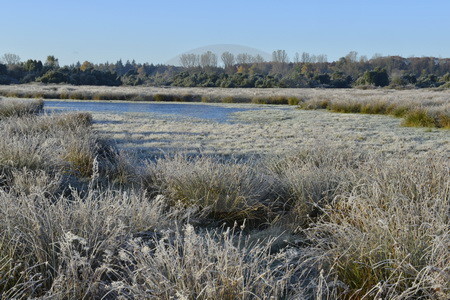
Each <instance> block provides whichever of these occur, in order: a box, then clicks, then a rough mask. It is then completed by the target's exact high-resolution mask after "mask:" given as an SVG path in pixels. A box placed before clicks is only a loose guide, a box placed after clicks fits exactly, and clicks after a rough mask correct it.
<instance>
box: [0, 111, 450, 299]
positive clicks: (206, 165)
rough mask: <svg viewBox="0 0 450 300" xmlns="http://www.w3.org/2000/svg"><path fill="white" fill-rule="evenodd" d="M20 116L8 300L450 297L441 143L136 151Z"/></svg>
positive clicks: (7, 244) (8, 179) (9, 146)
mask: <svg viewBox="0 0 450 300" xmlns="http://www.w3.org/2000/svg"><path fill="white" fill-rule="evenodd" d="M27 104H28V105H30V106H33V105H35V103H33V102H28V103H27ZM8 105H9V104H8ZM381 107H385V106H381ZM389 107H390V105H388V106H386V109H390V108H389ZM383 109H384V108H383ZM24 111H28V113H25V114H16V115H9V116H8V117H5V118H2V119H1V120H0V135H1V140H0V220H1V222H0V298H2V299H12V298H15V299H30V298H39V299H379V298H383V299H448V298H450V286H449V284H448V283H449V282H450V251H449V245H450V232H449V210H450V164H449V162H448V157H446V154H445V153H444V154H443V153H434V154H427V155H424V156H423V157H421V158H417V157H402V156H400V155H396V154H393V155H391V156H389V157H387V156H383V155H381V154H376V153H367V152H361V151H360V150H354V149H346V148H343V149H329V148H327V147H325V146H322V147H315V148H311V149H306V150H304V151H303V150H302V151H301V150H298V151H292V153H290V154H286V155H280V156H270V155H268V156H267V157H265V158H264V159H257V158H253V159H252V158H247V159H245V160H236V159H224V158H218V157H214V156H210V157H208V156H205V155H203V156H201V155H200V156H197V157H188V156H185V155H174V156H167V157H164V158H160V159H159V160H156V161H139V160H138V161H133V160H131V159H129V158H127V156H126V155H123V154H122V153H120V152H118V151H116V150H115V149H114V148H113V147H111V146H110V145H108V143H107V141H104V140H101V139H99V138H98V136H97V135H96V133H95V131H94V130H93V129H92V128H91V123H92V119H91V117H90V116H89V115H86V114H61V115H45V114H40V113H39V110H38V111H36V110H28V109H24ZM374 111H379V110H378V109H377V110H374ZM430 111H432V110H430ZM436 111H438V112H439V111H440V109H437V110H436ZM224 224H225V225H224Z"/></svg>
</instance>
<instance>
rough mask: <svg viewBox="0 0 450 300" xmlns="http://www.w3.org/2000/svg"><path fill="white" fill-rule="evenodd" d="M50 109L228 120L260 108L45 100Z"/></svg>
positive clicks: (46, 106)
mask: <svg viewBox="0 0 450 300" xmlns="http://www.w3.org/2000/svg"><path fill="white" fill-rule="evenodd" d="M44 108H45V109H46V110H48V111H86V112H107V113H124V112H132V113H134V112H148V113H155V114H161V115H174V116H180V117H189V118H199V119H205V120H212V121H216V122H228V121H230V120H231V114H232V113H235V112H241V111H248V110H259V109H260V108H258V107H255V108H236V107H223V106H215V105H208V104H189V103H136V102H95V101H45V106H44Z"/></svg>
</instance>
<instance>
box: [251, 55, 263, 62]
mask: <svg viewBox="0 0 450 300" xmlns="http://www.w3.org/2000/svg"><path fill="white" fill-rule="evenodd" d="M253 62H254V63H257V64H261V63H263V62H265V60H264V57H262V56H261V55H259V54H257V55H256V56H255V58H254V59H253Z"/></svg>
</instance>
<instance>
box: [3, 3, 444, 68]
mask: <svg viewBox="0 0 450 300" xmlns="http://www.w3.org/2000/svg"><path fill="white" fill-rule="evenodd" d="M0 7H1V13H0V28H1V30H0V33H1V35H0V57H1V56H2V55H3V54H5V53H14V54H17V55H19V56H20V57H21V59H22V61H24V60H27V59H30V58H31V59H39V60H45V58H46V57H47V55H54V56H55V57H56V58H58V59H59V61H60V64H61V65H66V64H72V63H75V62H77V61H80V62H83V61H85V60H87V61H91V62H94V63H102V62H106V61H109V62H116V61H117V60H119V59H122V60H123V61H126V60H132V59H135V60H136V61H137V62H142V63H144V62H149V63H165V62H167V61H168V60H170V59H171V58H173V57H175V56H176V55H178V54H180V53H183V52H186V51H188V50H190V49H194V48H198V47H202V46H206V45H213V44H237V45H243V46H248V47H253V48H257V49H259V50H262V51H265V52H268V53H272V51H273V50H277V49H283V50H286V51H287V53H288V55H289V57H290V58H293V56H294V54H295V52H298V53H302V52H308V53H311V54H326V55H327V56H328V60H329V61H333V60H337V59H339V57H342V56H345V55H346V54H347V53H348V52H350V51H357V52H358V53H359V54H360V55H366V56H367V57H369V58H370V57H371V56H373V55H374V54H376V53H377V54H382V55H401V56H404V57H409V56H436V57H450V38H449V33H448V29H449V28H450V17H449V13H450V1H448V0H447V1H444V0H428V1H423V0H422V1H417V0H410V1H404V0H398V1H394V0H390V1H388V0H378V1H369V0H359V1H357V0H340V1H331V0H322V1H302V0H298V1H294V0H278V1H269V0H247V1H245V0H241V1H235V0H228V1H211V0H210V1H206V0H191V1H182V0H166V1H152V0H149V1H144V0H129V1H116V0H109V1H105V0H97V1H96V0H90V1H87V0H78V1H61V0H59V1H56V0H40V1H35V0H34V1H33V0H15V1H2V3H1V6H0Z"/></svg>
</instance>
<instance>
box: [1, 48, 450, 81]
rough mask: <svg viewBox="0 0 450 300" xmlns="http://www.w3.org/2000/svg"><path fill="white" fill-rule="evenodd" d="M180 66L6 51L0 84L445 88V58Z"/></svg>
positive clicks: (237, 58) (279, 59)
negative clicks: (68, 60) (65, 61)
mask: <svg viewBox="0 0 450 300" xmlns="http://www.w3.org/2000/svg"><path fill="white" fill-rule="evenodd" d="M180 65H181V66H172V65H163V64H158V65H154V64H149V63H143V64H142V63H136V62H135V61H134V60H132V61H129V60H127V61H126V62H125V63H124V62H123V61H122V60H118V61H117V62H116V63H109V62H106V63H101V64H94V63H91V62H88V61H85V62H83V63H80V62H77V63H75V64H72V65H68V66H60V65H59V61H58V59H57V58H56V57H54V56H53V55H50V56H48V57H47V59H46V60H45V61H44V62H42V61H40V60H34V59H28V60H26V61H22V60H21V59H20V57H19V56H18V55H15V54H11V53H6V54H4V55H3V56H2V57H1V58H0V84H20V83H30V82H42V83H66V84H73V85H107V86H119V85H149V86H180V87H224V88H234V87H236V88H237V87H245V88H252V87H258V88H273V87H280V88H284V87H286V88H287V87H289V88H305V87H323V88H348V87H353V86H380V87H383V86H391V87H417V88H426V87H440V86H442V87H450V58H436V57H408V58H404V57H401V56H381V55H374V56H373V57H372V58H370V59H368V58H367V57H366V56H359V55H358V53H357V52H355V51H352V52H350V53H348V54H347V55H346V56H344V57H341V58H339V59H338V60H336V61H332V62H328V59H327V56H326V55H324V54H321V55H312V54H309V53H306V52H304V53H301V54H300V53H296V54H295V55H294V57H293V59H292V60H291V59H290V58H289V56H288V54H287V53H286V51H285V50H276V51H273V53H272V59H271V61H266V60H264V58H263V57H261V56H260V55H256V56H252V55H250V54H248V53H241V54H238V55H234V54H232V53H230V52H224V53H222V54H221V55H220V57H218V56H217V55H216V54H215V53H213V52H211V51H207V52H205V53H203V54H200V55H197V54H193V53H190V54H189V53H188V54H183V55H181V56H180Z"/></svg>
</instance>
